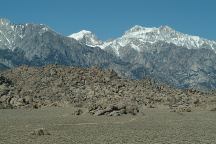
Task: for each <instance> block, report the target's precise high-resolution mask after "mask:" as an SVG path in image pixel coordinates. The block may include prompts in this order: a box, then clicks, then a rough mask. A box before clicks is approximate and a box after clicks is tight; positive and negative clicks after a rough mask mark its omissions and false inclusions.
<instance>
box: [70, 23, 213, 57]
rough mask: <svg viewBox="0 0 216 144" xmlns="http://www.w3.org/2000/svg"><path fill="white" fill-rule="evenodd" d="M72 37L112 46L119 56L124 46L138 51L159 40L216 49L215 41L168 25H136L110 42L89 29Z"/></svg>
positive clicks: (187, 46)
mask: <svg viewBox="0 0 216 144" xmlns="http://www.w3.org/2000/svg"><path fill="white" fill-rule="evenodd" d="M70 37H73V38H75V39H77V40H79V41H82V42H83V41H84V43H85V44H87V45H89V46H93V47H94V46H98V47H100V48H102V49H105V48H109V49H110V48H111V49H112V50H113V51H114V52H115V53H116V54H117V55H118V56H119V55H121V53H120V52H119V49H121V48H123V47H131V48H133V49H134V50H136V51H143V50H147V49H148V47H146V45H153V44H155V43H158V42H164V43H169V44H174V45H176V46H181V47H185V48H188V49H200V48H208V49H212V50H214V51H216V42H215V41H210V40H207V39H204V38H200V37H198V36H191V35H188V34H183V33H181V32H178V31H175V30H174V29H172V28H170V27H168V26H161V27H159V28H156V27H153V28H147V27H142V26H139V25H136V26H134V27H132V28H131V29H130V30H128V31H126V32H125V33H124V35H123V36H122V37H120V38H117V39H114V40H112V41H109V42H106V41H105V42H102V41H100V40H98V39H97V38H96V36H95V35H94V34H92V32H89V31H81V32H79V33H76V34H72V35H71V36H70ZM86 39H87V40H86Z"/></svg>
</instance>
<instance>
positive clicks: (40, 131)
mask: <svg viewBox="0 0 216 144" xmlns="http://www.w3.org/2000/svg"><path fill="white" fill-rule="evenodd" d="M30 134H31V135H35V136H44V135H50V133H49V132H48V130H47V129H45V128H39V129H35V130H34V131H32V132H31V133H30Z"/></svg>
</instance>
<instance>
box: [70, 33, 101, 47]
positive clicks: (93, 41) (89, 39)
mask: <svg viewBox="0 0 216 144" xmlns="http://www.w3.org/2000/svg"><path fill="white" fill-rule="evenodd" d="M68 37H70V38H74V39H76V40H77V41H79V42H80V43H83V44H86V45H88V46H91V47H97V46H101V45H103V42H102V41H101V40H99V39H98V38H97V37H96V36H95V34H93V33H92V32H90V31H87V30H82V31H80V32H78V33H74V34H72V35H70V36H68Z"/></svg>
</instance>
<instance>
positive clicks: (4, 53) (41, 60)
mask: <svg viewBox="0 0 216 144" xmlns="http://www.w3.org/2000/svg"><path fill="white" fill-rule="evenodd" d="M0 40H1V41H0V53H1V55H0V62H1V63H2V64H3V65H4V66H5V67H8V68H13V67H17V66H19V65H23V64H25V65H29V66H43V65H47V64H61V65H68V66H80V67H91V66H99V67H102V68H111V67H112V68H114V69H115V68H116V67H117V66H115V65H118V64H119V63H122V61H121V60H120V59H118V58H116V57H115V56H113V55H112V54H109V53H107V52H105V51H103V50H101V49H100V48H93V47H89V46H87V45H84V44H81V43H79V42H78V41H76V40H75V39H71V38H68V37H65V36H62V35H60V34H58V33H56V32H55V31H53V30H52V29H50V28H49V27H48V26H46V25H42V24H40V25H37V24H20V25H17V24H12V23H11V22H10V21H8V20H5V19H1V20H0ZM4 66H3V68H5V67H4ZM117 71H118V70H117Z"/></svg>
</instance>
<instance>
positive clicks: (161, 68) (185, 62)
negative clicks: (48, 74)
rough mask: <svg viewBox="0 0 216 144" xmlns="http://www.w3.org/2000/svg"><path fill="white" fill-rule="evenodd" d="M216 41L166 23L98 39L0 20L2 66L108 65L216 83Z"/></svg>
mask: <svg viewBox="0 0 216 144" xmlns="http://www.w3.org/2000/svg"><path fill="white" fill-rule="evenodd" d="M215 50H216V42H215V41H210V40H207V39H203V38H200V37H197V36H190V35H187V34H183V33H181V32H178V31H175V30H174V29H172V28H170V27H168V26H161V27H159V28H154V27H153V28H146V27H142V26H135V27H133V28H131V29H130V30H128V31H126V32H125V33H124V35H123V36H122V37H119V38H117V39H114V40H110V41H104V42H103V41H101V40H99V39H98V38H97V37H96V36H95V34H93V33H92V32H90V31H86V30H83V31H81V32H79V33H75V34H72V35H70V36H69V37H66V36H62V35H60V34H59V33H56V32H55V31H54V30H52V29H50V28H49V27H48V26H46V25H43V24H13V23H11V22H10V21H9V20H6V19H0V69H7V68H13V67H17V66H20V65H29V66H44V65H47V64H60V65H67V66H79V67H91V66H98V67H101V68H112V69H114V70H115V71H116V72H117V73H118V74H119V75H120V76H124V77H126V78H133V79H142V78H143V77H146V76H148V77H151V78H154V79H156V80H159V81H162V82H164V83H167V84H169V85H172V86H176V87H179V88H198V89H215V88H216V53H215Z"/></svg>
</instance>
